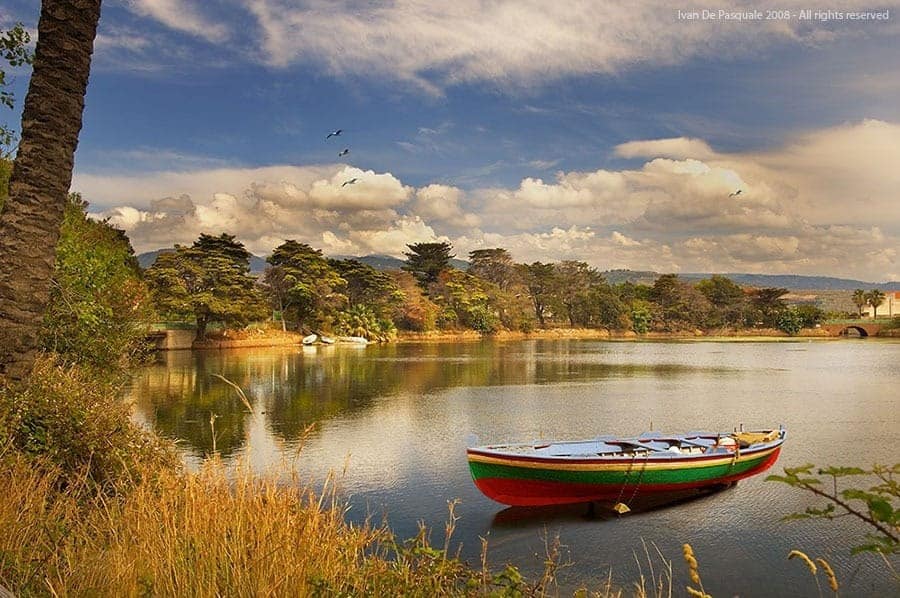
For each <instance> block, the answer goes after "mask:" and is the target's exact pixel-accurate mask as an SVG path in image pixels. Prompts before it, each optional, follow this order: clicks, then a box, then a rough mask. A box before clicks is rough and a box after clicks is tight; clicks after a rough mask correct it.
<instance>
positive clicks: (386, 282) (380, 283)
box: [328, 259, 403, 316]
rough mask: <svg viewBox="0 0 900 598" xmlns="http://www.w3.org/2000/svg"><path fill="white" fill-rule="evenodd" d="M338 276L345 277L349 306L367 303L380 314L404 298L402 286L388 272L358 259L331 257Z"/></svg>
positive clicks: (345, 292) (330, 261)
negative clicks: (335, 258)
mask: <svg viewBox="0 0 900 598" xmlns="http://www.w3.org/2000/svg"><path fill="white" fill-rule="evenodd" d="M328 265H329V266H331V267H332V268H333V269H334V271H335V272H337V274H338V276H340V277H341V278H343V279H344V285H343V287H341V291H342V292H343V294H344V295H345V296H346V298H347V306H348V307H353V306H354V305H366V306H368V307H369V308H371V309H372V310H374V311H375V312H376V313H378V314H379V316H381V315H382V312H385V311H386V310H390V309H391V308H393V307H394V306H395V305H397V304H398V303H399V302H400V301H402V300H403V293H402V292H401V291H400V287H398V286H397V284H396V283H395V282H394V279H393V278H391V275H390V274H388V273H386V272H379V271H378V270H376V269H375V268H373V267H372V266H369V265H367V264H363V263H362V262H360V261H358V260H334V259H329V260H328Z"/></svg>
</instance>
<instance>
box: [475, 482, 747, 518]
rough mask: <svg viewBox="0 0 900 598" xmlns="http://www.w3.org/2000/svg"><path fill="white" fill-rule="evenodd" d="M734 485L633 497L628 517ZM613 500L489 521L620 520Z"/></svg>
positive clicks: (512, 512) (517, 510)
mask: <svg viewBox="0 0 900 598" xmlns="http://www.w3.org/2000/svg"><path fill="white" fill-rule="evenodd" d="M736 485H737V482H725V483H722V484H717V485H714V486H707V487H705V488H692V489H689V490H674V491H672V492H659V493H655V494H646V495H640V496H636V497H635V498H634V500H632V501H631V502H630V503H629V504H628V507H629V513H628V516H629V517H633V516H635V515H641V514H646V513H654V512H657V511H664V510H666V509H670V508H673V507H677V506H680V505H684V504H687V503H691V502H694V501H698V500H703V499H705V498H707V497H710V496H713V495H717V494H721V493H722V492H725V491H727V490H730V489H732V488H734V487H735V486H736ZM616 504H617V503H614V502H613V501H592V502H588V503H570V504H562V505H548V506H544V507H507V508H505V509H503V510H502V511H498V512H497V513H496V514H495V515H494V519H493V521H492V522H491V527H492V528H497V529H502V528H511V529H520V528H523V527H543V526H545V525H546V524H548V523H551V522H552V523H560V522H563V521H609V520H611V519H617V518H619V517H621V514H620V513H618V512H617V510H616Z"/></svg>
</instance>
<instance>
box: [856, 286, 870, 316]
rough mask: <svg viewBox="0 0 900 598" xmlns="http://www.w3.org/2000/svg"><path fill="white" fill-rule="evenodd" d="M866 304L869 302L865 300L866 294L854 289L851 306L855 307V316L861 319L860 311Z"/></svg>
mask: <svg viewBox="0 0 900 598" xmlns="http://www.w3.org/2000/svg"><path fill="white" fill-rule="evenodd" d="M868 304H869V300H868V298H866V292H865V291H864V290H862V289H856V290H854V291H853V305H855V306H856V315H858V316H859V317H860V318H861V317H862V310H863V308H864V307H865V306H867V305H868Z"/></svg>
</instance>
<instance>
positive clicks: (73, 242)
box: [42, 194, 900, 363]
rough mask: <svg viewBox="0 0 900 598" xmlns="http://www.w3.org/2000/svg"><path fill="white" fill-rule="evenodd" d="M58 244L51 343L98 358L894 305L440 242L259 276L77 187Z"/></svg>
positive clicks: (319, 257) (316, 254)
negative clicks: (142, 249) (639, 273)
mask: <svg viewBox="0 0 900 598" xmlns="http://www.w3.org/2000/svg"><path fill="white" fill-rule="evenodd" d="M56 253H57V259H56V266H55V270H54V273H53V278H54V280H53V285H52V287H51V298H50V299H51V300H50V305H49V307H48V309H47V312H46V314H45V317H44V330H43V333H42V344H43V345H44V347H45V348H46V349H48V350H51V351H53V352H55V353H57V354H59V355H66V354H73V355H78V356H79V359H84V358H87V359H89V360H93V361H95V362H97V363H107V362H108V361H109V360H110V359H111V358H112V357H113V356H118V355H126V356H128V357H133V356H134V355H135V354H138V353H140V352H142V351H146V350H147V349H148V347H149V348H152V346H153V345H152V344H149V345H148V342H147V339H148V336H149V337H151V338H154V336H155V340H156V341H157V344H159V345H163V344H164V343H159V342H158V341H159V338H160V336H161V334H160V333H161V332H163V331H165V330H169V331H175V332H169V333H168V335H170V336H171V337H172V339H174V340H171V342H170V345H169V346H168V348H188V347H192V346H193V347H198V348H201V347H206V348H227V347H241V346H263V345H282V344H296V343H297V342H298V340H299V338H301V337H302V336H304V335H307V334H310V333H318V334H327V335H333V336H336V337H340V336H357V337H365V338H366V339H369V340H370V341H439V340H466V339H477V338H481V337H482V336H485V335H488V336H492V337H494V338H498V339H517V338H562V337H568V338H574V337H581V338H619V339H623V338H626V339H627V338H668V337H696V336H724V337H747V336H752V337H756V336H773V337H777V336H789V335H790V336H794V335H799V336H833V335H835V334H836V332H835V330H834V329H833V328H832V327H829V326H828V325H827V322H828V321H829V320H835V319H843V320H846V319H852V320H860V321H863V320H862V318H861V315H860V314H861V311H862V308H863V306H865V305H875V309H876V310H877V309H878V306H879V305H881V302H883V301H884V293H883V292H882V291H879V290H877V289H873V290H870V291H864V290H862V289H860V290H859V291H857V292H855V293H854V294H853V302H854V303H855V304H856V307H857V313H852V312H850V313H848V312H826V311H825V310H823V309H822V308H821V307H819V306H817V305H815V304H809V303H806V304H793V305H792V304H790V303H789V301H788V299H789V298H790V295H789V293H788V290H787V289H785V288H779V287H761V288H760V287H751V286H746V285H743V286H742V285H739V284H737V283H736V282H735V281H733V280H731V279H730V278H728V277H725V276H719V275H713V276H711V277H709V278H707V279H704V280H699V281H697V280H684V279H682V278H680V277H678V276H677V275H675V274H663V275H660V276H659V277H658V278H656V279H655V280H654V281H653V282H652V284H636V283H632V282H627V281H626V282H621V283H617V284H610V283H609V282H608V281H607V280H606V279H605V278H604V276H603V275H602V274H601V273H600V272H599V271H598V270H597V269H596V268H593V267H592V266H590V265H588V264H587V263H586V262H583V261H574V260H567V261H561V262H540V261H537V262H533V263H530V264H524V263H516V262H515V261H514V260H513V257H512V256H511V255H510V253H509V252H508V251H507V250H506V249H503V248H500V247H497V248H490V249H478V250H475V251H472V252H470V253H469V254H468V256H467V257H468V261H469V266H468V268H467V269H466V270H465V271H464V270H461V269H459V268H456V267H453V265H452V264H454V263H459V262H457V261H455V260H453V257H454V255H453V248H452V246H451V245H450V244H449V243H441V242H437V243H415V244H411V245H409V246H408V251H407V252H406V261H405V262H404V263H403V265H402V267H401V268H400V269H396V270H388V271H382V270H377V269H375V268H373V267H371V266H369V265H366V264H364V263H362V262H360V261H358V260H355V259H333V258H328V257H326V256H325V255H323V253H322V252H321V251H320V250H318V249H315V248H313V247H310V246H309V245H307V244H305V243H300V242H297V241H286V242H284V243H282V244H281V245H279V246H278V247H276V248H275V250H274V251H273V252H272V254H271V255H270V256H269V257H268V258H266V267H265V269H264V271H263V272H262V273H261V274H253V273H251V271H250V258H251V254H250V253H249V252H248V251H247V249H246V248H245V247H244V246H243V244H242V243H241V242H240V241H238V240H237V239H236V238H235V237H233V236H231V235H227V234H224V233H223V234H220V235H218V236H213V235H206V234H203V235H201V236H200V237H199V238H198V239H197V240H196V241H195V242H194V243H192V244H191V245H186V246H180V245H176V246H175V247H174V248H173V249H171V250H168V251H163V252H160V253H159V255H158V256H157V258H156V260H155V261H154V262H153V263H152V265H150V266H149V267H148V268H146V269H143V268H141V267H140V265H139V264H138V261H137V259H136V258H135V256H134V251H133V250H132V247H131V244H130V242H129V240H128V238H127V236H125V234H124V233H123V232H122V231H120V230H118V229H116V228H114V227H113V226H111V225H110V224H109V223H107V222H103V221H98V220H96V219H93V218H90V217H88V215H87V204H86V202H84V201H83V200H82V199H81V197H80V196H79V195H78V194H71V195H70V197H69V202H68V205H67V207H66V212H65V218H64V221H63V225H62V231H61V236H60V242H59V245H58V247H57V251H56ZM823 323H826V324H823ZM820 324H821V325H822V327H821V328H817V326H819V325H820ZM878 324H879V332H878V334H879V335H891V334H895V333H896V332H897V329H898V328H900V326H898V323H897V321H896V318H895V319H888V318H880V319H879V320H878ZM176 337H177V338H176Z"/></svg>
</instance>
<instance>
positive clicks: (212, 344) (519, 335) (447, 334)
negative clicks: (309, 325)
mask: <svg viewBox="0 0 900 598" xmlns="http://www.w3.org/2000/svg"><path fill="white" fill-rule="evenodd" d="M180 336H181V338H179V339H177V340H174V339H173V341H172V342H168V343H165V344H164V345H157V349H158V350H163V351H166V350H186V349H190V350H198V351H205V350H221V349H242V348H262V347H294V346H301V342H300V341H301V339H302V338H303V335H302V334H300V333H297V332H282V331H280V330H277V331H276V330H271V331H265V332H263V331H253V332H244V331H228V332H226V333H225V334H221V335H220V334H215V335H213V336H212V337H211V338H209V339H207V340H206V341H204V342H202V343H197V342H194V340H193V334H188V335H184V334H182V335H180ZM846 338H847V337H842V336H839V335H835V334H833V333H831V332H829V331H828V330H826V329H824V328H804V329H802V330H800V332H799V333H797V334H796V335H794V336H790V335H788V334H787V333H785V332H782V331H780V330H776V329H772V328H759V329H757V328H754V329H737V330H735V329H713V330H699V329H698V330H694V331H679V332H647V333H645V334H637V333H635V332H633V331H631V330H624V331H622V330H613V331H611V330H607V329H604V328H543V329H537V330H532V331H530V332H522V331H517V330H501V331H499V332H497V333H495V334H481V333H480V332H477V331H475V330H456V331H447V330H442V331H431V332H401V333H399V334H398V335H397V337H396V338H395V339H393V340H391V341H389V342H390V343H398V344H415V343H449V342H475V341H484V340H491V341H500V342H507V341H522V340H539V339H540V340H608V341H655V340H682V341H688V340H696V341H700V340H709V341H713V340H719V341H724V340H729V341H735V342H739V341H757V342H760V341H789V340H796V339H806V340H811V339H820V340H841V339H844V340H846ZM870 338H900V329H894V330H885V331H882V332H881V334H879V335H878V336H874V337H870ZM338 344H341V343H338Z"/></svg>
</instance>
